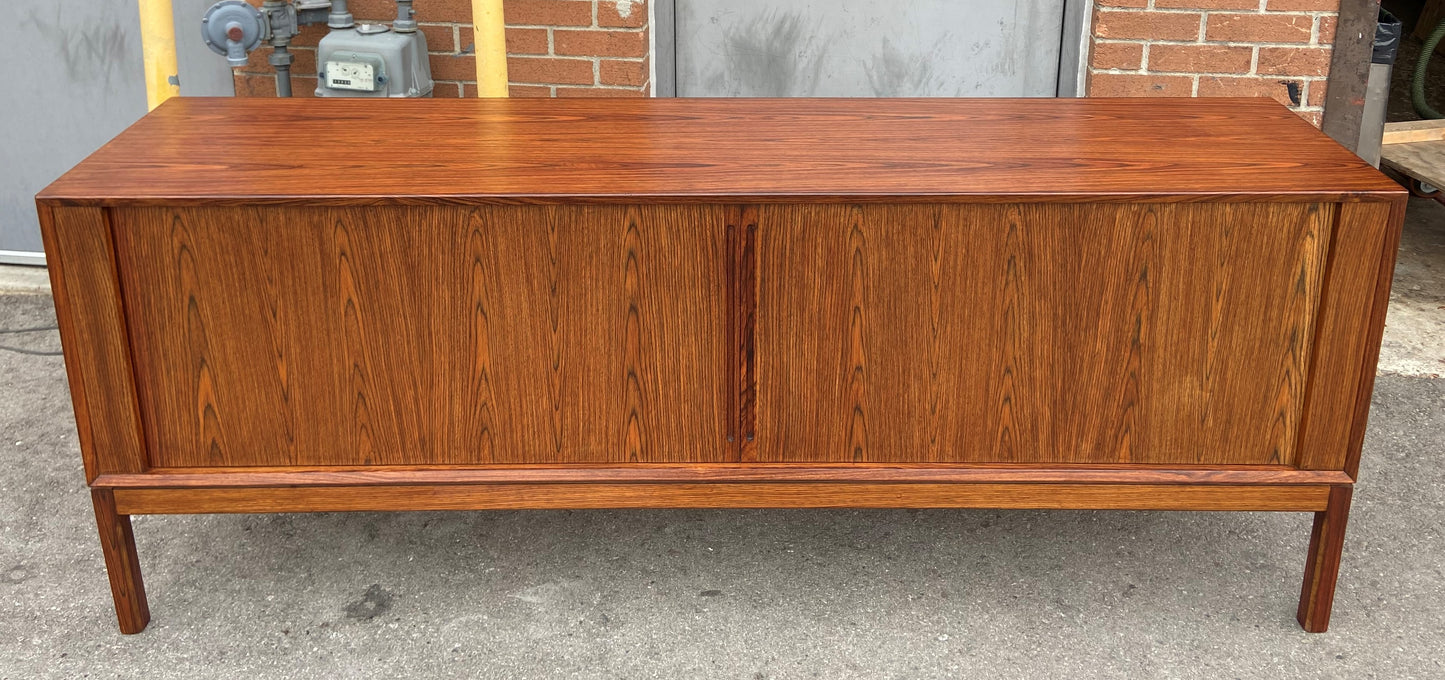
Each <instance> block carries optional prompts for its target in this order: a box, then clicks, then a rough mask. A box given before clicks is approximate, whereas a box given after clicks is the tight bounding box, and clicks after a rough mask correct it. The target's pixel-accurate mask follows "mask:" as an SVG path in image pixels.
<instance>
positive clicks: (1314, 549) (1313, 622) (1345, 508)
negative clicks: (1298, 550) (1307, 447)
mask: <svg viewBox="0 0 1445 680" xmlns="http://www.w3.org/2000/svg"><path fill="white" fill-rule="evenodd" d="M1352 493H1353V487H1350V486H1336V487H1334V488H1332V489H1330V500H1329V504H1328V505H1327V506H1326V509H1325V511H1324V512H1316V513H1315V526H1314V531H1313V532H1312V533H1311V534H1310V554H1309V558H1308V559H1307V560H1306V561H1305V582H1304V588H1303V590H1301V591H1300V596H1299V613H1298V614H1297V615H1296V618H1298V619H1299V623H1300V625H1301V626H1304V629H1305V630H1307V631H1309V632H1311V633H1323V632H1325V631H1326V630H1328V629H1329V627H1330V608H1331V606H1332V605H1333V604H1334V601H1335V579H1336V578H1337V577H1338V576H1339V575H1340V553H1341V552H1342V551H1343V550H1344V547H1345V522H1346V520H1348V519H1349V516H1350V496H1351V494H1352Z"/></svg>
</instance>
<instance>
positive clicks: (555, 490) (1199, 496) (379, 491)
mask: <svg viewBox="0 0 1445 680" xmlns="http://www.w3.org/2000/svg"><path fill="white" fill-rule="evenodd" d="M1330 489H1331V487H1329V486H1288V487H1270V486H1235V487H1230V486H1165V487H1160V486H1152V485H1148V484H1125V485H1109V484H830V483H805V484H788V483H739V484H497V485H469V486H352V487H345V486H339V487H335V486H334V487H313V488H266V489H117V490H115V491H114V492H113V493H114V494H115V503H116V506H117V507H118V508H119V511H120V512H122V513H127V514H175V513H201V512H204V513H212V512H347V511H379V510H528V509H548V508H569V509H573V508H576V509H581V508H1012V509H1063V508H1070V509H1098V510H1247V511H1260V510H1274V511H1287V512H1306V511H1316V510H1323V509H1325V507H1326V503H1327V502H1328V499H1329V493H1330Z"/></svg>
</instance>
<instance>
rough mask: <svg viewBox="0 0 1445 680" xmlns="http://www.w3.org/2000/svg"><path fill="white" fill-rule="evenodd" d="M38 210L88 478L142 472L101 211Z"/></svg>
mask: <svg viewBox="0 0 1445 680" xmlns="http://www.w3.org/2000/svg"><path fill="white" fill-rule="evenodd" d="M39 212H40V234H41V237H42V238H43V239H44V242H45V252H46V255H47V261H46V264H47V265H48V268H49V270H50V285H51V288H52V290H53V291H54V295H55V317H56V320H57V321H58V324H59V326H60V342H61V346H62V347H63V349H64V354H65V373H66V376H67V377H68V378H69V380H70V399H71V403H72V404H73V405H74V408H75V424H76V429H77V431H78V434H79V438H80V452H81V456H82V458H83V459H84V462H85V477H86V481H90V480H93V479H95V477H96V475H99V474H104V473H110V472H140V471H142V470H144V469H145V466H146V454H145V441H144V437H143V435H142V433H141V417H140V411H139V406H138V404H137V400H136V386H135V378H134V375H133V374H132V366H131V355H130V344H129V339H128V337H127V333H126V326H125V324H126V319H125V310H124V309H123V305H122V300H121V290H120V281H119V279H118V278H117V272H116V262H115V254H114V245H113V241H112V234H111V225H110V222H109V220H108V219H107V214H106V212H105V211H104V210H102V209H100V208H50V207H48V206H41V207H40V210H39Z"/></svg>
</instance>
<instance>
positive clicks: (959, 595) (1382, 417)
mask: <svg viewBox="0 0 1445 680" xmlns="http://www.w3.org/2000/svg"><path fill="white" fill-rule="evenodd" d="M1409 222H1410V223H1409V226H1408V227H1407V232H1406V237H1405V241H1404V244H1403V246H1402V253H1401V264H1400V267H1399V270H1398V273H1397V279H1396V283H1395V292H1396V294H1395V296H1394V306H1393V307H1392V311H1391V316H1390V321H1389V323H1390V326H1389V328H1388V331H1387V332H1388V337H1387V342H1386V351H1385V358H1384V361H1383V362H1382V368H1383V371H1384V372H1383V374H1382V375H1381V376H1380V379H1379V382H1378V383H1377V386H1376V391H1375V397H1374V410H1373V412H1372V415H1371V422H1370V429H1369V434H1368V437H1367V438H1366V441H1365V453H1364V462H1363V465H1362V469H1361V483H1360V486H1359V488H1358V490H1357V492H1356V496H1355V506H1354V511H1353V513H1352V516H1351V518H1350V519H1351V521H1350V529H1349V534H1348V538H1347V540H1346V545H1345V557H1344V565H1343V568H1342V572H1341V575H1340V586H1339V592H1338V595H1337V598H1336V602H1335V615H1334V621H1333V626H1332V628H1331V631H1330V632H1329V633H1326V634H1323V635H1310V634H1307V633H1304V632H1301V631H1300V629H1299V626H1298V625H1297V624H1296V623H1295V621H1294V610H1295V604H1296V598H1297V593H1298V588H1299V583H1300V578H1301V573H1302V570H1303V566H1304V551H1305V544H1306V542H1307V539H1308V534H1309V527H1310V524H1309V522H1310V519H1309V517H1308V516H1307V515H1304V514H1271V513H1167V512H1017V511H1016V512H995V511H901V510H900V511H796V510H795V511H586V512H475V513H403V514H371V513H357V514H318V515H261V516H248V515H226V516H180V517H138V518H136V521H135V529H136V539H137V543H138V544H139V547H140V553H141V559H142V564H143V566H144V569H145V578H146V586H147V589H148V590H149V593H150V602H151V611H152V613H153V615H154V620H153V621H152V622H151V625H150V628H149V629H147V630H146V631H145V632H144V633H143V634H141V635H136V636H122V635H120V634H119V633H118V632H117V630H116V624H115V617H114V616H113V615H112V612H111V606H110V596H109V592H108V590H107V585H106V579H105V573H104V566H103V564H102V561H101V555H100V546H99V543H98V541H97V539H96V535H95V525H94V523H93V520H92V517H91V511H90V503H89V499H88V497H87V493H86V490H85V486H84V483H83V477H82V472H81V467H80V456H79V453H78V451H77V450H76V436H75V430H74V427H73V425H72V421H71V413H70V403H69V400H68V396H67V392H66V386H65V378H64V374H63V367H62V365H61V359H60V357H59V356H57V353H58V350H59V342H58V340H57V337H56V334H55V332H54V331H53V330H39V331H25V330H24V329H28V328H47V327H51V326H53V325H54V318H53V310H52V307H51V304H50V302H49V298H48V297H45V296H43V295H34V294H28V295H27V294H16V293H12V294H8V295H0V329H4V330H3V331H0V346H3V348H4V349H0V677H5V678H29V677H64V678H72V677H146V678H208V677H225V678H236V677H268V678H270V677H275V678H293V677H294V678H331V677H345V678H353V677H355V678H366V677H376V678H391V677H399V676H410V677H469V678H470V677H497V678H528V677H569V678H571V677H577V678H691V677H719V678H747V679H751V678H804V677H822V678H848V677H867V678H889V677H900V678H927V677H988V678H994V677H999V678H1006V677H1021V678H1055V677H1069V678H1093V677H1100V678H1113V677H1122V676H1128V677H1177V678H1218V677H1234V678H1245V677H1264V678H1290V677H1300V678H1322V677H1348V678H1439V677H1445V571H1442V570H1445V536H1442V527H1445V464H1442V463H1445V460H1442V450H1441V449H1442V444H1445V380H1442V379H1440V377H1439V375H1440V373H1442V370H1441V368H1442V366H1445V364H1442V363H1441V360H1442V359H1445V350H1442V345H1441V344H1440V342H1441V339H1442V338H1445V332H1442V331H1445V309H1442V307H1445V208H1442V207H1441V206H1439V205H1437V204H1434V203H1431V202H1427V201H1416V202H1415V203H1414V204H1412V205H1411V208H1410V212H1409ZM4 280H5V277H4V275H0V286H3V285H4V284H3V281H4ZM16 330H19V331H21V332H13V331H16Z"/></svg>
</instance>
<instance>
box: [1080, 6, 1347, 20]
mask: <svg viewBox="0 0 1445 680" xmlns="http://www.w3.org/2000/svg"><path fill="white" fill-rule="evenodd" d="M1094 11H1096V12H1099V13H1100V14H1205V15H1209V14H1237V15H1239V16H1243V17H1259V16H1264V17H1285V16H1301V17H1315V18H1318V17H1336V16H1339V15H1340V13H1339V11H1338V10H1336V11H1330V10H1324V9H1283V10H1275V11H1272V12H1250V11H1248V10H1238V9H1188V8H1183V7H1167V8H1164V7H1161V8H1159V9H1153V8H1146V7H1095V8H1094Z"/></svg>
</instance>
